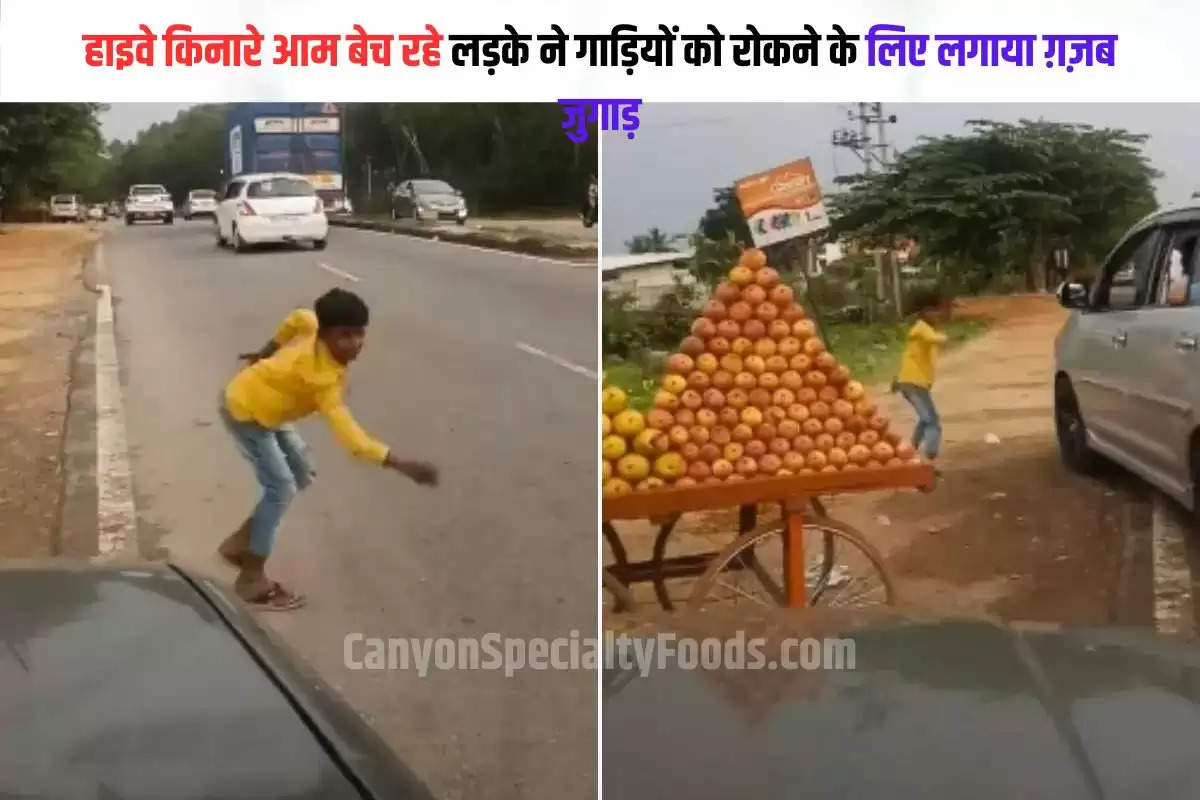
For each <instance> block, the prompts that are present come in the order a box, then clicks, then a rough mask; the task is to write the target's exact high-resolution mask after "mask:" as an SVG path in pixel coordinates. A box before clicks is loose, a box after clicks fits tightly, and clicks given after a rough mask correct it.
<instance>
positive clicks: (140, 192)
mask: <svg viewBox="0 0 1200 800" xmlns="http://www.w3.org/2000/svg"><path fill="white" fill-rule="evenodd" d="M139 219H156V220H162V221H163V222H164V223H165V224H167V225H174V224H175V204H174V203H172V202H171V193H170V192H168V191H167V188H166V187H165V186H163V185H162V184H160V183H139V184H134V185H133V186H130V187H129V197H128V198H127V199H126V200H125V224H126V225H132V224H133V223H134V222H136V221H137V220H139Z"/></svg>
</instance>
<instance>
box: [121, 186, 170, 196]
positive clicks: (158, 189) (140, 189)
mask: <svg viewBox="0 0 1200 800" xmlns="http://www.w3.org/2000/svg"><path fill="white" fill-rule="evenodd" d="M129 193H130V194H135V195H136V194H166V193H167V190H166V187H164V186H134V187H133V188H132V189H130V190H129Z"/></svg>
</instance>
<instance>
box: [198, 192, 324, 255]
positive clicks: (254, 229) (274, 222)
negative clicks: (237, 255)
mask: <svg viewBox="0 0 1200 800" xmlns="http://www.w3.org/2000/svg"><path fill="white" fill-rule="evenodd" d="M216 217H217V222H216V233H217V244H218V245H221V246H225V245H227V244H232V245H233V247H234V249H235V250H237V251H238V252H242V251H244V250H246V249H247V248H249V247H250V246H252V245H256V244H269V243H284V242H312V244H313V247H314V248H316V249H317V250H324V249H325V243H326V242H327V241H328V239H329V220H328V219H326V217H325V204H324V203H323V202H322V201H321V198H319V197H318V196H317V192H316V190H315V189H314V188H313V186H312V184H311V183H309V182H308V180H307V179H305V178H304V177H303V176H301V175H295V174H293V173H289V172H272V173H263V174H256V175H239V176H238V177H236V178H234V179H233V180H232V181H230V182H229V185H228V186H226V187H225V191H224V192H223V193H222V195H221V201H220V202H219V203H218V204H217V215H216Z"/></svg>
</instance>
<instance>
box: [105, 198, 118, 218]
mask: <svg viewBox="0 0 1200 800" xmlns="http://www.w3.org/2000/svg"><path fill="white" fill-rule="evenodd" d="M106 210H107V212H108V216H110V217H119V216H121V204H120V203H119V202H118V201H116V200H113V201H112V202H110V203H109V204H108V207H107V209H106Z"/></svg>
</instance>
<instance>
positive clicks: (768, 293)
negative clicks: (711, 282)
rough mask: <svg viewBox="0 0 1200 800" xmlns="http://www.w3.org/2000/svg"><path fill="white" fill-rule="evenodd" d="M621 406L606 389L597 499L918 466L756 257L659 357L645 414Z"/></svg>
mask: <svg viewBox="0 0 1200 800" xmlns="http://www.w3.org/2000/svg"><path fill="white" fill-rule="evenodd" d="M625 405H626V398H625V395H624V392H622V391H621V390H620V389H616V388H615V387H605V390H604V397H603V406H604V412H605V418H604V430H605V439H604V444H603V447H602V449H603V451H604V452H603V455H604V459H605V463H604V494H605V495H606V496H618V495H621V494H626V493H628V492H630V491H634V490H652V489H655V488H661V487H663V486H667V485H673V486H696V485H700V484H711V483H722V482H726V481H740V480H748V479H752V478H762V477H781V476H788V475H807V474H813V473H817V472H837V471H840V470H857V469H880V468H883V467H890V466H898V465H901V464H904V463H906V462H909V461H915V460H917V456H916V453H915V452H914V450H913V447H912V445H910V444H909V443H907V442H902V441H901V440H900V437H899V436H897V435H896V434H895V433H893V432H892V431H891V430H890V428H889V420H888V418H887V417H886V416H884V415H883V414H881V413H879V411H878V409H877V408H876V406H875V404H874V403H873V402H871V400H870V399H869V398H868V397H867V394H866V390H865V389H864V388H863V385H862V384H861V383H859V382H858V381H855V380H853V379H852V376H851V375H850V371H849V370H848V369H847V368H846V367H845V366H843V365H841V364H839V363H838V361H837V359H836V358H835V357H834V356H833V354H832V353H830V352H829V351H828V350H827V349H826V347H825V344H824V342H822V341H821V339H820V337H818V336H817V329H816V325H815V324H814V323H813V321H812V320H810V319H808V318H807V316H806V314H805V313H804V309H803V308H801V307H800V306H799V305H797V303H796V301H795V297H794V294H793V291H792V288H791V287H790V286H787V285H786V284H784V283H782V281H781V279H780V275H779V273H778V272H777V271H776V270H774V269H772V268H771V267H769V266H767V259H766V256H765V254H764V253H763V252H762V251H761V250H757V249H752V250H746V251H745V252H743V253H742V256H741V258H740V260H739V262H738V264H737V266H735V267H734V268H733V269H732V270H730V272H729V275H728V280H726V281H724V282H722V283H721V284H720V285H719V286H717V288H716V291H715V292H714V293H713V298H712V300H710V301H709V303H708V304H707V306H706V307H705V309H704V312H703V314H702V315H701V316H700V317H698V318H697V319H696V320H695V322H693V323H692V326H691V333H690V335H689V336H687V337H686V338H684V340H683V342H682V343H681V344H680V347H679V352H677V353H674V354H672V355H671V356H670V357H668V358H667V360H666V370H665V374H664V376H663V378H662V382H661V388H660V389H659V390H658V391H657V393H656V394H655V396H654V408H653V409H652V410H651V411H650V412H649V413H647V414H646V415H644V416H643V415H641V414H640V413H639V412H637V411H632V410H630V409H627V408H626V407H625ZM618 440H619V441H620V443H621V444H620V445H619V444H618Z"/></svg>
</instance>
